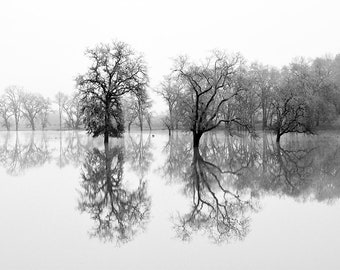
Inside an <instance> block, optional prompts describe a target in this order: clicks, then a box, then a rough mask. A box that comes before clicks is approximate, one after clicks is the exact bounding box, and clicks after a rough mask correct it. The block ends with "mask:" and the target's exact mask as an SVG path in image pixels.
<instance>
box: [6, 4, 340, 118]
mask: <svg viewBox="0 0 340 270" xmlns="http://www.w3.org/2000/svg"><path fill="white" fill-rule="evenodd" d="M338 2H339V1H337V0H334V1H329V0H323V1H311V0H309V1H307V0H306V1H305V0H303V1H299V0H295V1H292V0H288V1H287V0H284V1H281V0H280V1H274V0H271V1H269V0H268V1H256V0H243V1H239V0H238V1H236V0H235V1H217V0H209V1H197V0H196V1H195V0H190V1H185V0H182V1H179V0H171V1H170V0H166V1H161V0H158V1H157V0H150V1H144V0H139V1H138V0H125V1H114V0H113V1H112V0H111V1H103V0H96V1H88V0H87V1H71V0H68V1H64V0H62V1H46V0H45V1H42V0H41V1H35V0H34V1H32V0H30V1H24V0H22V1H16V0H11V1H9V0H8V1H5V0H3V1H1V2H0V35H1V39H0V92H1V91H2V90H4V89H5V88H6V87H7V86H8V85H20V86H23V87H24V88H25V89H26V90H29V91H32V92H40V93H42V94H44V95H45V96H47V97H53V96H54V94H55V93H56V92H57V91H62V92H65V93H71V92H72V91H73V89H74V86H75V83H74V78H75V77H76V76H77V75H78V74H80V73H83V72H85V71H86V67H87V64H88V62H87V59H86V57H85V56H84V51H85V49H86V48H87V47H93V46H94V45H96V44H97V43H100V42H110V41H111V40H114V39H115V40H120V41H125V42H127V43H128V44H130V45H131V46H132V47H133V48H134V49H135V50H137V51H139V52H142V53H143V54H144V55H145V59H146V61H147V63H148V67H149V75H150V86H151V87H153V88H155V87H157V86H158V85H159V83H160V81H161V79H162V77H163V75H165V74H167V73H168V72H169V69H170V67H171V66H172V62H171V59H172V58H174V57H176V56H178V55H179V54H188V55H190V56H193V57H195V58H199V57H205V55H207V54H208V52H209V51H210V50H212V49H216V48H218V49H226V50H227V51H230V52H240V53H241V54H242V55H244V56H245V58H246V59H247V60H249V61H255V60H257V61H260V62H262V63H264V64H269V65H275V66H282V65H284V64H288V63H289V61H291V60H292V58H294V57H296V56H304V57H317V56H324V55H325V54H331V55H335V54H337V53H340V35H339V26H340V16H339V10H340V3H338ZM155 101H156V105H155V107H154V110H155V111H157V112H159V111H161V110H162V109H163V108H164V107H163V108H162V106H161V104H160V103H159V99H155Z"/></svg>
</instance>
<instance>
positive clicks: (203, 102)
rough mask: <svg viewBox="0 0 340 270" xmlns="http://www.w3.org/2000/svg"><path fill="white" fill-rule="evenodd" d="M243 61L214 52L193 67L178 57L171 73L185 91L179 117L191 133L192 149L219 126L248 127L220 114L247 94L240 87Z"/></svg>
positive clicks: (241, 86)
mask: <svg viewBox="0 0 340 270" xmlns="http://www.w3.org/2000/svg"><path fill="white" fill-rule="evenodd" d="M242 65H243V61H242V58H241V57H240V56H239V55H235V56H231V57H230V56H227V55H226V54H225V53H223V52H219V51H216V52H214V53H213V54H212V56H211V57H209V58H208V59H207V60H206V61H205V62H204V63H203V64H195V63H191V62H189V61H188V59H187V58H183V57H180V58H179V59H178V60H177V62H176V67H175V69H174V71H173V72H174V73H175V74H176V75H177V76H178V77H177V78H178V79H179V80H180V81H181V84H182V85H183V87H184V91H185V96H184V98H183V100H182V105H181V108H182V111H181V114H182V116H183V119H185V122H184V125H185V127H186V128H187V129H189V130H190V131H192V132H193V140H194V146H195V147H198V145H199V140H200V138H201V136H202V135H203V133H205V132H208V131H210V130H213V129H215V128H217V127H218V126H219V125H220V124H221V123H236V124H238V125H242V126H245V127H247V128H248V129H249V128H250V127H249V124H248V123H247V119H242V118H241V117H240V116H238V115H235V116H233V117H232V118H222V116H223V115H222V114H221V111H223V110H224V109H225V107H226V106H227V105H228V104H230V103H233V102H235V99H236V97H241V96H240V94H241V93H242V92H243V91H245V90H247V89H246V87H245V85H244V83H243V77H242V74H243V69H242Z"/></svg>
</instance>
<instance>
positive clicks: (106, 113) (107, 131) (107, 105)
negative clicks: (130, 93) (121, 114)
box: [104, 101, 110, 144]
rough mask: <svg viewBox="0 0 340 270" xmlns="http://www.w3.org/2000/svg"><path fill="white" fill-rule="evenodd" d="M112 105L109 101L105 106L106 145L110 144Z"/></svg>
mask: <svg viewBox="0 0 340 270" xmlns="http://www.w3.org/2000/svg"><path fill="white" fill-rule="evenodd" d="M109 111H110V105H109V103H108V101H106V104H105V127H104V144H108V143H109V129H110V115H109Z"/></svg>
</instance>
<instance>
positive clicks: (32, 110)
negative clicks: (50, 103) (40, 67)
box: [21, 93, 44, 130]
mask: <svg viewBox="0 0 340 270" xmlns="http://www.w3.org/2000/svg"><path fill="white" fill-rule="evenodd" d="M43 107H44V98H43V97H42V96H41V95H39V94H32V93H24V94H23V95H22V106H21V112H22V115H23V116H24V117H25V119H26V120H27V121H28V125H29V126H30V127H31V128H32V130H35V121H36V119H37V118H38V116H39V114H40V113H41V111H42V110H43Z"/></svg>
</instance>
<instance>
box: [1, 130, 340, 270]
mask: <svg viewBox="0 0 340 270" xmlns="http://www.w3.org/2000/svg"><path fill="white" fill-rule="evenodd" d="M152 134H153V135H154V136H152V135H151V134H149V133H143V134H140V133H132V134H131V135H128V134H126V135H125V137H124V138H123V139H118V140H111V142H110V145H109V146H108V147H104V145H103V144H102V140H101V139H100V140H98V139H95V140H94V139H92V138H90V137H88V136H87V135H86V134H85V133H83V132H79V133H77V132H62V133H59V132H45V133H43V132H35V133H31V132H19V133H18V134H16V133H6V132H3V133H0V213H1V222H0V269H226V268H228V269H339V268H340V259H339V256H338V254H337V251H338V250H340V242H339V241H338V239H340V230H339V224H340V214H339V213H340V212H339V210H340V202H339V197H340V137H339V136H338V135H336V134H334V133H333V134H332V133H322V134H320V135H318V136H304V135H292V136H286V137H285V138H284V140H283V141H282V144H281V147H278V146H277V145H276V143H275V140H274V138H273V137H272V136H270V135H267V136H265V135H263V134H260V135H259V138H257V139H252V138H249V137H248V136H233V137H230V136H226V135H225V134H224V133H222V132H218V133H213V134H209V135H207V136H204V137H203V138H202V141H201V145H200V151H197V149H196V150H193V149H192V147H191V137H190V134H185V133H177V134H174V135H173V136H172V137H171V138H170V139H169V136H168V135H167V133H162V132H153V133H152Z"/></svg>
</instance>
